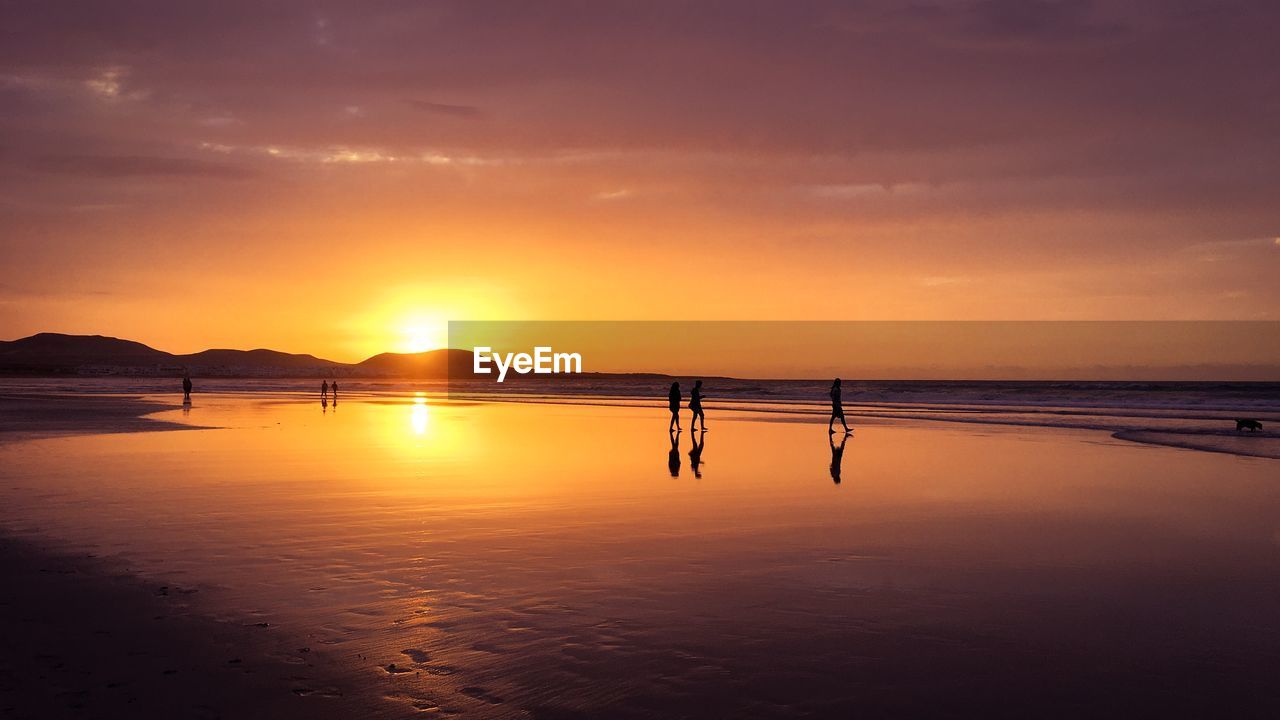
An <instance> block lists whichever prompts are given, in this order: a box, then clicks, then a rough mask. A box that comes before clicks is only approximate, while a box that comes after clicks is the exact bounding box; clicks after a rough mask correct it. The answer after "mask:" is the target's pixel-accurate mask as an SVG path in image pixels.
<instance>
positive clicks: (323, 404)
mask: <svg viewBox="0 0 1280 720" xmlns="http://www.w3.org/2000/svg"><path fill="white" fill-rule="evenodd" d="M320 412H325V413H327V412H329V396H328V394H325V395H321V396H320Z"/></svg>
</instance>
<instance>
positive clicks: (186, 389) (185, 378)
mask: <svg viewBox="0 0 1280 720" xmlns="http://www.w3.org/2000/svg"><path fill="white" fill-rule="evenodd" d="M182 402H184V403H189V402H191V373H189V372H184V373H182Z"/></svg>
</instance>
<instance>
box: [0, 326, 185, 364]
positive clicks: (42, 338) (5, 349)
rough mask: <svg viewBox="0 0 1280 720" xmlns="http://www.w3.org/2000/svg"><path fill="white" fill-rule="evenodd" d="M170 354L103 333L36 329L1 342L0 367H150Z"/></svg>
mask: <svg viewBox="0 0 1280 720" xmlns="http://www.w3.org/2000/svg"><path fill="white" fill-rule="evenodd" d="M172 357H173V356H172V355H170V354H169V353H167V352H163V351H161V350H156V349H155V348H153V347H148V346H146V345H143V344H142V343H139V342H133V341H132V340H121V339H119V338H113V337H104V336H102V335H62V334H60V333H39V334H38V335H32V336H31V337H25V338H22V339H20V340H12V341H9V342H5V343H3V344H0V369H4V370H6V371H11V372H22V371H27V372H39V371H41V370H53V371H61V370H65V369H67V368H75V367H82V366H94V365H104V366H107V365H109V366H116V367H150V366H154V365H159V364H161V363H165V362H167V361H169V360H170V359H171V358H172Z"/></svg>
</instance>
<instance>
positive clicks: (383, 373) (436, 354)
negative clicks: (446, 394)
mask: <svg viewBox="0 0 1280 720" xmlns="http://www.w3.org/2000/svg"><path fill="white" fill-rule="evenodd" d="M471 360H472V356H471V351H470V350H430V351H428V352H420V353H391V352H386V353H382V354H380V355H374V356H373V357H371V358H369V359H368V360H365V361H364V362H361V363H357V364H356V365H355V366H354V367H355V368H356V369H357V370H358V371H359V373H358V374H361V375H373V376H380V377H404V378H418V379H436V380H443V379H446V378H450V377H454V378H459V377H471V375H472V372H471V370H472V366H471Z"/></svg>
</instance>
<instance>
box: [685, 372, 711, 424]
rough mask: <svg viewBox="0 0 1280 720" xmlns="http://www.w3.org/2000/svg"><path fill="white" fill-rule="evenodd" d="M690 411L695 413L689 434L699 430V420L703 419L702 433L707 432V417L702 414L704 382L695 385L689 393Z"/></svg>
mask: <svg viewBox="0 0 1280 720" xmlns="http://www.w3.org/2000/svg"><path fill="white" fill-rule="evenodd" d="M689 409H690V410H692V411H693V420H692V421H691V422H690V423H689V432H693V431H694V430H697V429H698V418H702V432H706V431H707V416H706V415H705V414H704V413H703V412H702V381H701V380H699V381H697V382H695V383H694V384H693V389H692V390H690V391H689Z"/></svg>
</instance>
